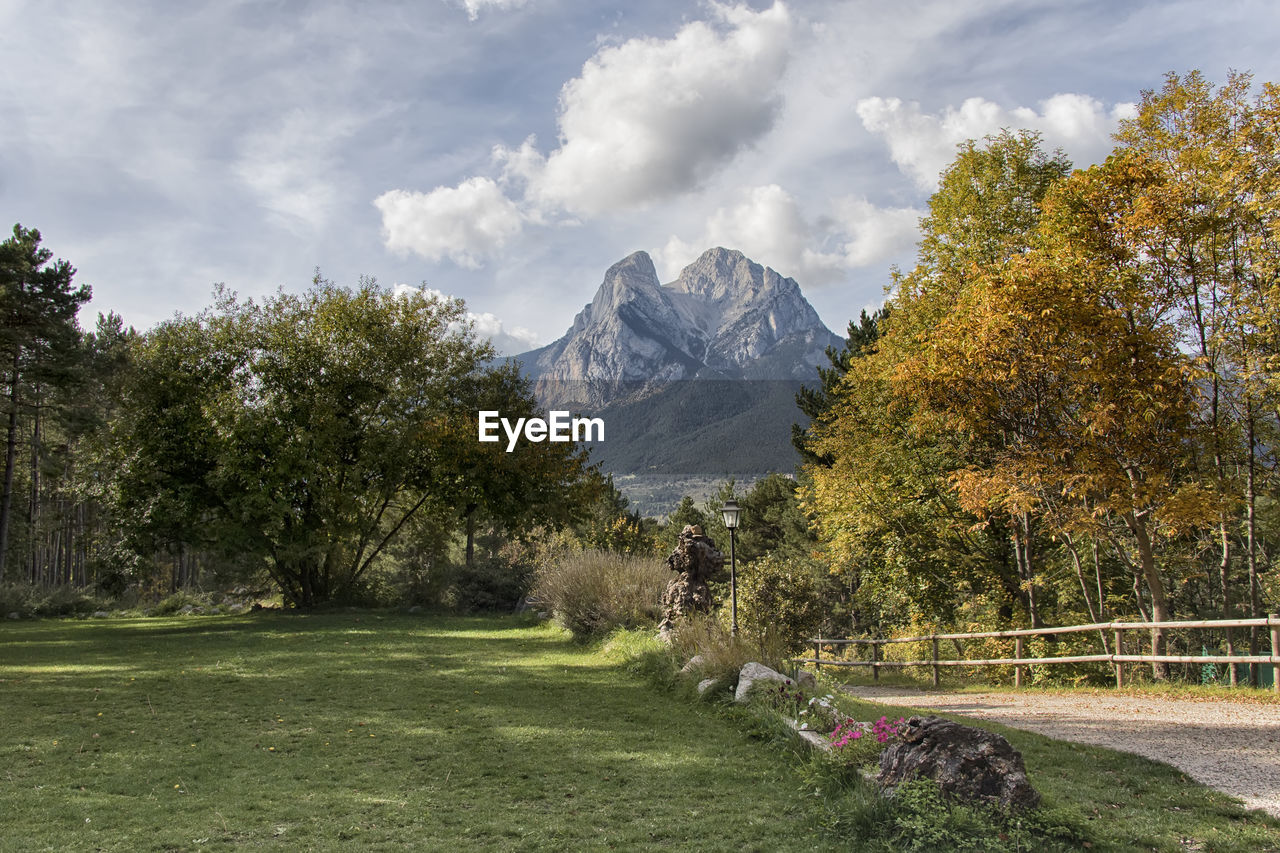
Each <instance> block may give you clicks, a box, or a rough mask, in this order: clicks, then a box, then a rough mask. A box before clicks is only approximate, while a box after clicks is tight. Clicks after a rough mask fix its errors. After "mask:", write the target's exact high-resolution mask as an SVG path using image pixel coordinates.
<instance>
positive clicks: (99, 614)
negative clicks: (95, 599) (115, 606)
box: [93, 610, 111, 619]
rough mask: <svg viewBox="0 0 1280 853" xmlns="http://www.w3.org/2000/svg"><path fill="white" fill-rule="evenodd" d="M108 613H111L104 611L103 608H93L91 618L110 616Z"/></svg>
mask: <svg viewBox="0 0 1280 853" xmlns="http://www.w3.org/2000/svg"><path fill="white" fill-rule="evenodd" d="M110 615H111V614H110V613H108V612H107V611H105V610H95V611H93V618H94V619H106V618H107V617H108V616H110Z"/></svg>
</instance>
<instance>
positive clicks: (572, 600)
mask: <svg viewBox="0 0 1280 853" xmlns="http://www.w3.org/2000/svg"><path fill="white" fill-rule="evenodd" d="M671 577H672V575H671V572H670V570H668V569H667V566H666V563H665V562H663V560H662V559H661V558H660V557H638V556H632V555H628V554H615V553H612V552H609V551H596V550H587V551H576V552H571V553H569V554H564V555H560V556H557V557H555V558H552V559H550V560H548V561H547V562H546V563H544V564H543V565H542V566H541V567H539V568H538V570H537V572H536V573H535V574H534V579H533V591H532V597H533V598H534V599H535V600H536V601H537V602H538V603H539V604H541V605H542V606H543V607H544V608H546V609H547V610H550V611H551V613H552V614H553V615H554V616H555V618H556V621H558V622H559V623H560V624H561V625H563V626H564V627H565V628H567V629H569V631H570V632H571V633H572V634H573V636H574V637H575V638H577V639H580V640H588V639H594V638H597V637H603V636H604V635H605V634H608V633H609V632H610V631H612V630H614V629H615V628H638V627H641V626H644V625H650V624H656V623H657V621H658V619H659V617H660V616H661V610H662V592H663V590H665V589H666V586H667V582H668V581H669V580H671Z"/></svg>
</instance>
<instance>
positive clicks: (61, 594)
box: [0, 583, 107, 619]
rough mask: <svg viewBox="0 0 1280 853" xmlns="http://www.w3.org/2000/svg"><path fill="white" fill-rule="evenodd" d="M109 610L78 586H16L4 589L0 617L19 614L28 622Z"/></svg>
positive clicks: (0, 596) (6, 585)
mask: <svg viewBox="0 0 1280 853" xmlns="http://www.w3.org/2000/svg"><path fill="white" fill-rule="evenodd" d="M105 609H107V605H106V603H105V602H102V601H100V600H98V599H97V598H94V597H93V596H92V595H89V594H88V593H86V592H85V591H84V590H81V589H77V588H75V587H70V586H55V587H50V588H45V587H40V586H32V585H31V584H13V583H10V584H4V585H2V586H0V618H4V617H7V616H8V615H9V614H10V613H17V614H18V615H19V616H20V617H22V618H24V619H30V618H32V617H35V616H85V615H88V614H90V613H93V612H94V611H95V610H105Z"/></svg>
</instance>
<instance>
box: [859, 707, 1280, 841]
mask: <svg viewBox="0 0 1280 853" xmlns="http://www.w3.org/2000/svg"><path fill="white" fill-rule="evenodd" d="M841 704H842V706H844V707H845V708H846V710H848V711H849V712H850V713H852V714H853V716H855V717H857V718H859V719H877V718H879V717H880V716H882V715H883V716H888V717H890V718H891V719H893V718H896V717H904V716H910V715H911V714H922V715H928V714H937V713H938V712H937V711H936V710H930V709H913V708H909V707H902V706H893V705H882V704H878V703H874V702H866V701H861V700H856V699H850V698H849V697H844V699H843V700H842V703H841ZM939 716H943V717H948V718H950V719H953V720H956V721H957V722H960V723H963V724H965V725H972V726H979V727H981V728H984V729H987V730H988V731H993V732H997V733H999V734H1001V735H1003V736H1004V737H1005V738H1007V739H1008V741H1009V742H1010V743H1011V744H1012V745H1013V746H1014V748H1015V749H1017V750H1018V751H1020V752H1021V753H1022V757H1023V760H1024V762H1025V763H1026V767H1027V776H1028V778H1029V779H1030V780H1031V783H1032V785H1034V786H1035V787H1036V789H1037V790H1039V791H1040V793H1041V794H1042V797H1043V799H1042V802H1041V808H1042V809H1043V810H1045V811H1046V812H1047V813H1048V816H1049V817H1050V818H1051V820H1052V821H1054V822H1059V823H1061V824H1064V825H1067V826H1069V827H1071V828H1072V829H1074V830H1076V834H1077V835H1078V836H1080V837H1082V838H1086V839H1088V842H1089V843H1090V844H1091V845H1092V849H1094V850H1134V851H1136V850H1158V851H1183V850H1205V851H1240V853H1254V851H1266V850H1273V851H1274V850H1280V821H1278V820H1276V819H1274V818H1271V817H1268V816H1267V815H1265V814H1264V813H1263V812H1260V811H1246V810H1245V809H1243V808H1242V807H1241V806H1240V805H1238V804H1237V803H1236V802H1235V801H1234V800H1232V799H1231V798H1230V797H1228V796H1227V795H1226V794H1222V793H1219V792H1218V791H1215V790H1213V789H1211V788H1208V787H1205V786H1203V785H1201V784H1199V783H1197V782H1195V781H1193V780H1191V779H1190V778H1189V777H1187V776H1186V774H1184V773H1182V771H1180V770H1178V769H1177V768H1175V767H1172V766H1170V765H1168V764H1163V763H1160V762H1157V761H1151V760H1149V759H1146V758H1142V757H1140V756H1137V755H1133V754H1132V753H1126V752H1116V751H1114V750H1109V749H1102V748H1100V747H1092V746H1084V745H1081V744H1074V743H1068V742H1066V741H1060V740H1053V739H1051V738H1047V737H1044V736H1042V735H1037V734H1033V733H1031V732H1025V731H1021V730H1018V729H1012V728H1009V727H1007V726H1001V725H999V724H996V723H991V722H988V721H985V720H974V719H973V718H972V717H963V716H957V715H954V714H945V713H943V714H939ZM1194 748H1201V747H1198V746H1197V747H1194Z"/></svg>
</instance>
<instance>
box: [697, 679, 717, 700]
mask: <svg viewBox="0 0 1280 853" xmlns="http://www.w3.org/2000/svg"><path fill="white" fill-rule="evenodd" d="M715 686H716V680H715V679H714V678H704V679H702V680H701V681H699V682H698V695H699V696H705V695H707V691H708V690H710V689H711V688H712V687H715Z"/></svg>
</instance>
